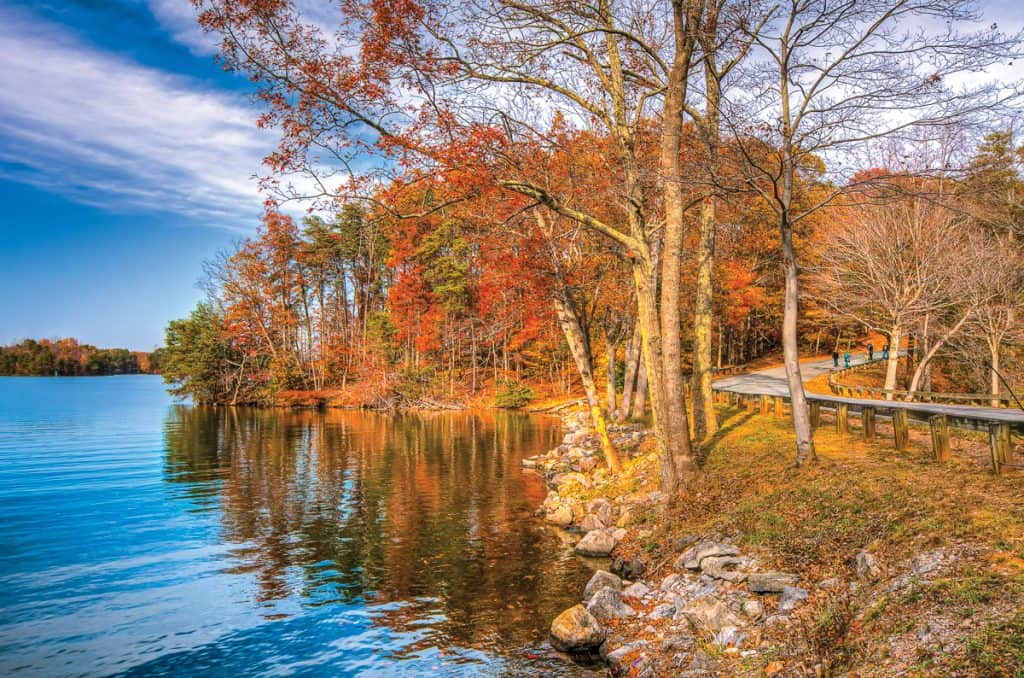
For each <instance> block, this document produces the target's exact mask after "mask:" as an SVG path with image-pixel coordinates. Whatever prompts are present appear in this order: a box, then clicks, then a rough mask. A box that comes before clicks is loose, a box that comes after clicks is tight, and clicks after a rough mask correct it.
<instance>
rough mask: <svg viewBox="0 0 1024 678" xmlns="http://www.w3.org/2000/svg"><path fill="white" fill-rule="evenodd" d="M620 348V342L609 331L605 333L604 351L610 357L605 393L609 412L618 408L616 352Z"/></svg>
mask: <svg viewBox="0 0 1024 678" xmlns="http://www.w3.org/2000/svg"><path fill="white" fill-rule="evenodd" d="M618 350H619V345H618V342H614V341H612V340H611V337H609V336H608V332H607V331H605V333H604V352H605V354H606V357H607V358H608V369H607V370H606V371H605V395H606V396H607V398H608V414H609V415H612V414H613V413H614V412H615V410H616V402H615V352H616V351H618Z"/></svg>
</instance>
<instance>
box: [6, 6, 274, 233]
mask: <svg viewBox="0 0 1024 678" xmlns="http://www.w3.org/2000/svg"><path fill="white" fill-rule="evenodd" d="M179 4H185V3H179ZM185 6H186V8H187V4H185ZM0 44H3V45H4V49H3V50H0V161H2V162H3V169H2V171H3V172H4V173H5V174H6V176H7V178H11V179H15V180H18V181H22V182H26V183H29V184H32V185H35V186H39V187H42V188H44V189H47V190H51V191H54V192H58V193H61V194H63V195H67V196H69V197H71V198H73V199H75V200H78V201H80V202H85V203H90V204H96V205H100V206H103V207H106V208H109V209H116V210H134V209H141V210H161V211H164V212H168V211H169V212H175V213H178V214H181V215H186V216H188V217H190V218H192V219H194V220H198V221H202V222H204V223H209V224H211V225H217V226H222V227H225V228H230V229H246V230H247V229H248V228H251V226H252V225H254V223H255V217H256V216H257V215H258V214H259V212H260V210H261V203H262V200H261V197H260V195H259V192H258V187H257V183H256V181H255V180H254V179H253V178H252V177H253V175H254V174H256V173H259V172H261V171H262V166H261V159H262V157H263V156H264V155H265V154H266V153H267V152H268V151H269V150H271V149H272V148H273V146H274V143H275V136H276V135H275V134H274V133H273V132H271V131H261V130H259V129H257V128H256V126H255V118H256V111H255V109H254V108H253V107H252V106H251V105H250V104H249V103H248V101H247V100H246V99H245V98H244V97H241V96H235V95H232V94H230V93H227V92H224V91H218V90H215V89H211V88H209V87H208V86H206V85H203V84H200V83H198V82H196V81H194V80H192V79H189V78H185V77H182V76H178V75H173V74H169V73H166V72H163V71H159V70H156V69H152V68H147V67H143V66H140V65H138V64H136V63H134V62H132V61H129V60H127V59H125V58H123V57H121V56H118V55H114V54H110V53H105V52H102V51H100V50H97V49H95V48H93V47H91V46H89V45H86V44H83V43H81V42H80V41H78V40H77V39H76V38H75V37H74V36H72V35H71V34H70V33H68V32H67V31H65V30H63V29H61V28H59V27H57V26H55V25H53V24H47V23H41V22H39V21H38V20H34V19H30V17H28V16H27V15H24V14H20V13H17V12H15V11H13V10H7V9H3V8H0Z"/></svg>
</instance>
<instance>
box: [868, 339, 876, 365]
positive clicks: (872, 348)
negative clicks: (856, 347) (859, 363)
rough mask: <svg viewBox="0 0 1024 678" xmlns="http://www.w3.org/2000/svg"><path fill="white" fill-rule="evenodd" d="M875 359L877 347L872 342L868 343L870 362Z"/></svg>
mask: <svg viewBox="0 0 1024 678" xmlns="http://www.w3.org/2000/svg"><path fill="white" fill-rule="evenodd" d="M874 359H875V345H874V344H872V343H871V342H870V341H869V342H868V362H871V361H872V360H874Z"/></svg>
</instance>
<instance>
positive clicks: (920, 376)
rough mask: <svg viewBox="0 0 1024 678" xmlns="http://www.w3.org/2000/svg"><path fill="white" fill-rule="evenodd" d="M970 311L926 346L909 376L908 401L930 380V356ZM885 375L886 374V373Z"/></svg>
mask: <svg viewBox="0 0 1024 678" xmlns="http://www.w3.org/2000/svg"><path fill="white" fill-rule="evenodd" d="M972 313H973V309H969V310H968V311H967V312H966V313H964V314H962V315H961V316H960V318H959V319H958V320H957V321H956V324H954V325H953V327H951V328H950V329H949V330H948V331H947V332H946V333H945V334H944V335H942V336H941V337H939V338H938V339H936V340H934V341H933V342H932V343H931V345H930V346H929V347H928V351H927V353H925V354H924V355H923V356H921V361H920V362H919V363H918V364H917V368H916V369H915V370H914V374H913V376H912V377H911V378H910V386H909V387H908V388H907V391H908V392H907V401H908V402H910V401H912V400H913V399H914V393H915V392H916V391H917V389H918V387H919V386H922V385H923V384H927V383H929V382H930V381H931V379H930V374H931V367H932V358H934V357H935V354H936V353H938V352H939V349H941V348H942V347H943V346H945V345H946V342H948V341H949V340H950V339H951V338H952V337H953V335H954V334H956V333H957V332H959V331H960V328H961V327H963V326H964V323H966V322H967V319H968V318H970V317H971V314H972ZM891 346H892V344H890V347H891ZM889 358H890V360H891V359H892V353H891V352H890V354H889ZM887 367H888V366H887ZM886 376H888V373H887V375H886ZM923 389H924V390H926V391H930V390H931V387H930V385H929V386H924V387H923Z"/></svg>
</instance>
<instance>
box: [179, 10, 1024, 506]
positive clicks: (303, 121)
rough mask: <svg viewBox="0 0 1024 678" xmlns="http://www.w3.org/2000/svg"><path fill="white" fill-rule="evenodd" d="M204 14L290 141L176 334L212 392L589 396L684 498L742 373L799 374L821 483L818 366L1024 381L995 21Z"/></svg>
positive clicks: (938, 14)
mask: <svg viewBox="0 0 1024 678" xmlns="http://www.w3.org/2000/svg"><path fill="white" fill-rule="evenodd" d="M195 4H196V5H197V7H198V8H199V10H200V15H199V16H200V23H201V24H202V25H203V27H204V28H205V29H207V30H208V31H210V32H211V33H213V34H214V35H216V36H218V37H219V38H220V39H221V40H222V44H221V54H220V58H221V60H222V63H223V65H224V66H225V68H227V69H229V70H233V71H236V72H238V73H240V74H243V75H246V76H248V77H249V78H251V79H252V81H253V82H254V83H256V85H257V86H258V87H259V99H260V101H261V102H262V104H263V115H262V117H261V118H260V121H259V124H260V125H261V126H262V127H266V128H270V129H274V130H276V131H278V132H279V133H280V145H279V147H278V149H277V151H275V152H274V153H273V154H271V155H270V156H269V157H268V158H267V159H266V162H267V167H268V173H267V176H266V177H264V178H263V187H264V190H265V191H266V192H267V195H268V201H267V209H266V214H265V217H264V219H263V223H262V224H261V225H260V228H259V231H258V234H257V235H255V236H253V237H251V238H249V239H246V240H245V241H243V242H241V243H240V244H239V245H238V247H237V248H236V249H233V250H231V251H226V252H223V253H221V254H219V255H218V256H216V257H214V258H213V259H211V260H210V261H209V262H208V264H207V270H206V273H205V276H204V278H203V281H202V284H203V287H204V289H205V290H206V292H207V299H206V300H205V301H204V302H202V303H201V304H199V305H198V306H197V307H196V308H195V309H194V310H193V311H192V313H191V314H190V315H189V317H187V318H183V319H179V320H174V321H172V322H171V323H170V324H169V325H168V327H167V333H166V351H165V354H164V356H163V361H162V362H163V374H164V378H165V380H167V381H168V382H169V383H170V384H171V387H172V390H173V392H175V393H177V394H178V395H181V396H190V397H191V398H192V399H193V400H195V401H197V402H200V403H219V404H232V405H239V404H287V403H298V404H323V403H327V404H334V405H348V406H371V407H394V406H402V405H407V406H420V407H431V406H451V405H452V404H453V403H470V404H476V405H486V406H492V405H499V406H521V405H524V404H526V403H528V402H530V401H531V400H533V399H534V398H540V397H553V396H558V395H563V396H564V395H568V394H570V393H582V394H584V396H585V398H586V402H587V404H588V409H589V411H590V414H591V417H592V420H593V422H594V426H595V429H596V430H597V431H598V433H599V434H600V435H601V437H602V441H603V451H604V456H605V461H606V462H607V464H608V465H609V466H610V467H611V468H612V469H613V470H615V469H616V468H617V466H618V460H617V455H616V451H615V449H614V446H613V445H612V443H611V440H610V438H609V436H608V435H607V434H606V433H605V430H606V426H607V424H608V422H609V421H612V420H615V421H622V420H626V419H628V418H630V417H633V416H640V417H644V416H649V421H650V423H651V424H652V425H653V428H654V431H655V433H656V441H657V448H658V458H659V460H660V474H661V486H662V488H663V489H664V490H666V491H670V492H671V491H674V490H675V489H676V488H678V487H680V486H683V487H688V486H690V485H691V484H692V483H693V482H694V481H695V480H696V479H697V478H698V477H699V475H700V469H699V465H698V464H697V461H696V460H697V449H696V447H697V446H699V444H700V443H701V442H703V441H705V440H707V439H709V438H710V437H711V436H712V435H713V434H714V432H715V431H716V429H717V427H718V422H717V421H716V415H715V411H714V408H713V404H712V393H711V380H712V376H713V374H714V370H715V369H716V368H718V367H722V366H727V365H738V364H744V363H747V362H749V361H751V360H754V359H757V358H759V357H762V356H765V355H766V354H770V353H773V352H779V351H781V354H782V361H783V363H784V365H785V368H786V375H787V382H788V385H789V390H790V397H791V400H792V406H793V407H792V409H793V427H794V431H795V433H796V441H795V444H796V449H795V456H794V459H795V462H796V464H797V465H798V466H799V465H802V464H805V463H807V462H809V461H812V460H813V459H814V458H815V450H814V443H813V439H812V436H811V427H810V424H809V419H808V410H807V402H806V399H805V395H804V387H803V382H802V379H801V372H800V356H801V355H802V354H803V355H808V354H818V353H821V352H827V351H831V350H832V348H833V347H838V346H840V345H844V344H845V345H846V346H849V345H850V342H852V341H855V340H856V339H857V338H858V337H862V336H864V335H865V334H866V333H868V332H874V333H878V334H881V335H883V336H884V337H885V338H886V341H887V342H889V343H891V344H892V345H893V346H895V347H901V346H909V345H912V346H913V347H914V349H915V350H914V358H913V360H914V363H913V365H912V370H911V372H912V374H909V375H904V377H903V378H904V379H905V380H907V381H909V383H907V384H904V385H905V386H908V387H909V388H910V389H911V390H915V389H921V388H928V387H930V385H931V383H932V381H933V379H935V378H938V379H939V380H945V381H947V382H955V383H956V384H957V385H958V387H959V388H964V389H979V388H981V389H986V388H991V389H994V391H995V392H998V391H999V390H1000V389H1001V388H1003V378H1002V377H1001V376H1000V377H999V378H997V375H1007V376H1008V377H1009V379H1010V381H1013V380H1014V379H1016V383H1020V377H1021V364H1020V342H1021V339H1022V338H1024V337H1022V335H1024V328H1022V324H1021V313H1020V309H1021V306H1022V303H1024V284H1022V283H1024V281H1022V279H1021V276H1022V273H1021V271H1022V270H1024V267H1022V266H1021V256H1022V253H1024V250H1022V244H1021V236H1022V233H1021V231H1022V230H1024V227H1022V224H1021V219H1020V217H1021V214H1022V207H1024V204H1022V200H1024V191H1022V184H1021V181H1022V178H1021V167H1022V162H1024V148H1022V147H1021V146H1020V145H1019V142H1018V141H1017V140H1016V139H1015V137H1014V129H1013V120H1014V119H1015V111H1018V110H1019V104H1020V99H1019V96H1020V95H1019V91H1020V90H1019V88H1015V87H1014V86H1013V85H1012V83H1007V82H1004V81H1001V80H1000V79H998V78H996V77H994V76H988V75H986V73H987V72H989V71H995V70H998V69H999V68H1001V67H1003V66H1005V65H1007V64H1009V63H1010V62H1012V60H1013V59H1014V58H1015V57H1016V56H1017V55H1018V53H1019V51H1020V36H1019V35H1008V34H1005V33H1003V32H1002V31H1000V29H999V27H998V26H996V25H994V24H987V23H984V22H981V17H980V15H979V14H978V13H977V12H976V8H975V6H974V5H973V4H971V3H970V2H963V1H960V0H951V1H950V2H946V3H941V4H936V3H931V2H923V1H915V0H907V1H901V2H882V1H873V0H872V1H868V2H857V3H839V4H834V3H823V2H802V3H792V4H785V5H769V4H761V3H756V2H754V3H750V2H732V1H731V0H710V1H709V0H704V1H701V0H672V1H671V2H641V3H631V4H621V5H620V4H618V3H610V2H607V1H606V0H594V1H593V2H589V1H588V2H582V3H548V2H533V1H530V2H525V3H523V2H518V1H516V2H512V1H508V0H493V1H484V2H472V3H468V4H464V3H445V2H435V3H419V2H416V1H415V0H403V1H401V2H394V1H385V0H356V1H355V2H350V3H343V4H342V5H341V6H340V7H337V8H334V9H332V11H333V12H335V13H336V14H337V16H336V17H334V19H335V21H334V23H330V24H324V23H323V21H322V20H314V19H313V18H311V17H309V16H307V15H306V14H304V13H303V12H302V11H301V10H300V8H299V7H298V6H297V5H294V4H292V3H290V2H283V1H281V0H245V1H243V0H199V1H197V2H196V3H195ZM925 19H927V21H925ZM919 25H920V26H922V27H921V28H920V29H917V28H914V29H913V30H911V29H908V26H919ZM932 25H945V29H938V30H935V31H930V29H929V28H928V26H932ZM296 205H301V206H304V209H305V216H302V215H300V214H298V213H297V211H296ZM892 355H893V358H892V360H891V362H890V364H889V366H888V371H887V374H886V385H887V387H889V388H892V386H893V385H894V384H895V383H896V380H897V379H898V378H901V377H900V375H899V374H898V367H899V365H898V360H897V358H898V353H897V352H896V351H894V352H893V354H892Z"/></svg>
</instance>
